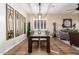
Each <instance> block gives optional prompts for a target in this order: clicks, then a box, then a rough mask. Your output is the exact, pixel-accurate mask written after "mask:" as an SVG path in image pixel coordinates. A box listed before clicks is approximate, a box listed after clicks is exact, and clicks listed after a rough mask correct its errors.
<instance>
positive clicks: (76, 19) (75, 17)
mask: <svg viewBox="0 0 79 59" xmlns="http://www.w3.org/2000/svg"><path fill="white" fill-rule="evenodd" d="M34 18H36V15H30V18H29V20H30V22H31V29H33V19H34ZM67 18H68V19H72V24H74V23H76V29H78V30H79V14H48V15H47V23H48V24H47V29H48V30H49V31H50V33H53V22H56V25H57V30H61V29H63V28H62V24H63V19H67Z"/></svg>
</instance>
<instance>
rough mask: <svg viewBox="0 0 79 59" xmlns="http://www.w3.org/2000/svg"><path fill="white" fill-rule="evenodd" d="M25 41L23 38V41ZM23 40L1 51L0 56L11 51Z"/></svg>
mask: <svg viewBox="0 0 79 59" xmlns="http://www.w3.org/2000/svg"><path fill="white" fill-rule="evenodd" d="M23 40H25V38H24V39H23ZM23 40H20V41H19V42H17V43H16V44H14V45H13V46H11V47H10V48H8V49H7V50H5V51H3V52H2V53H0V55H4V54H5V53H6V52H8V51H9V50H11V49H12V48H14V47H15V46H16V45H18V44H19V43H21V42H22V41H23Z"/></svg>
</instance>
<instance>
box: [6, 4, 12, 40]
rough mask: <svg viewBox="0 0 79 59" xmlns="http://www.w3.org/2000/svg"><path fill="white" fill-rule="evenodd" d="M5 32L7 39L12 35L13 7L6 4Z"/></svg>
mask: <svg viewBox="0 0 79 59" xmlns="http://www.w3.org/2000/svg"><path fill="white" fill-rule="evenodd" d="M6 30H7V31H6V32H7V39H10V38H13V37H14V9H13V8H12V7H11V6H9V5H8V4H6Z"/></svg>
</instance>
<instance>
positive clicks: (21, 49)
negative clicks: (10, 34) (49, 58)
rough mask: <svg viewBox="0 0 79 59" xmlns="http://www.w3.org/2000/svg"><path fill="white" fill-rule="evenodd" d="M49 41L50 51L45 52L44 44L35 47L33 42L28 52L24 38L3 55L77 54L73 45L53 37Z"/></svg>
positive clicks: (78, 52) (78, 53)
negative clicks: (31, 50) (30, 50)
mask: <svg viewBox="0 0 79 59" xmlns="http://www.w3.org/2000/svg"><path fill="white" fill-rule="evenodd" d="M50 42H51V46H50V48H51V52H50V53H49V54H48V53H47V52H46V49H45V46H42V47H40V48H39V47H37V46H36V43H34V44H33V52H32V53H31V54H29V53H28V41H27V40H24V41H23V42H21V43H20V44H19V45H17V46H16V47H14V48H13V49H11V50H10V51H8V52H7V53H5V55H79V51H78V50H76V49H74V48H73V47H71V46H69V45H67V44H65V43H63V42H62V41H61V40H58V39H56V38H53V39H51V40H50Z"/></svg>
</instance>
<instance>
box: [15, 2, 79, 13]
mask: <svg viewBox="0 0 79 59" xmlns="http://www.w3.org/2000/svg"><path fill="white" fill-rule="evenodd" d="M16 4H17V7H19V8H20V9H23V10H24V12H26V13H28V14H38V13H39V3H16ZM77 7H78V5H77V3H41V5H40V13H41V14H68V13H72V14H79V11H78V10H75V11H74V12H73V10H71V9H75V8H77Z"/></svg>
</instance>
